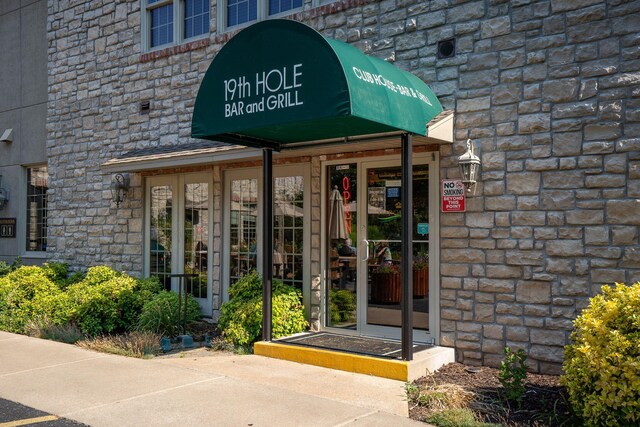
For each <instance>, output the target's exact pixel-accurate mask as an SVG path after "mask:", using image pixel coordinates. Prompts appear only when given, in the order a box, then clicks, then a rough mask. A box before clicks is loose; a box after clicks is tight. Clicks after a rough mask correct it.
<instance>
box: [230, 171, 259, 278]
mask: <svg viewBox="0 0 640 427" xmlns="http://www.w3.org/2000/svg"><path fill="white" fill-rule="evenodd" d="M230 208H231V212H230V230H229V240H230V242H229V243H230V259H231V261H230V266H229V267H230V269H229V271H230V274H229V279H230V280H229V284H230V285H232V284H234V283H235V282H237V281H238V279H239V278H240V277H242V276H243V275H245V274H247V273H248V272H249V271H251V270H254V269H255V268H256V238H257V218H258V181H257V180H256V179H240V180H233V181H231V207H230Z"/></svg>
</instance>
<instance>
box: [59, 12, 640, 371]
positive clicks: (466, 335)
mask: <svg viewBox="0 0 640 427" xmlns="http://www.w3.org/2000/svg"><path fill="white" fill-rule="evenodd" d="M213 3H215V2H212V15H211V23H212V26H211V28H212V29H215V23H216V17H215V5H213ZM48 5H49V14H48V16H49V19H48V36H49V50H48V53H49V104H48V107H49V108H48V119H47V129H48V152H49V167H50V172H51V183H50V186H51V189H52V190H51V195H50V211H51V216H50V235H51V239H50V247H49V250H50V251H51V253H52V256H53V257H54V258H55V259H60V260H65V261H67V262H70V263H71V264H72V265H73V266H74V267H78V268H84V267H86V266H88V265H92V264H95V263H99V262H107V263H110V264H112V265H114V266H116V267H117V268H122V269H125V270H128V271H133V272H141V271H142V245H141V242H142V217H143V209H142V207H143V204H142V193H143V192H142V179H141V177H139V176H135V177H134V189H133V192H132V198H131V199H130V200H129V201H127V202H126V203H125V204H124V206H122V207H120V208H119V209H116V208H115V206H113V205H112V204H111V201H110V194H109V189H108V185H109V181H110V179H111V176H110V174H108V173H105V172H104V171H103V170H101V168H100V165H101V164H102V163H103V162H105V161H107V160H109V159H111V158H113V157H117V156H119V155H120V154H122V153H124V152H127V151H129V150H133V149H139V148H144V147H149V146H156V145H159V146H162V145H173V144H179V143H185V142H189V141H190V138H189V133H190V123H191V112H192V109H193V103H194V100H195V95H196V93H197V90H198V87H199V83H200V81H201V80H202V77H203V75H204V72H205V71H206V69H207V67H208V65H209V63H210V61H211V58H212V57H213V56H214V55H215V53H216V52H217V51H218V50H219V49H220V47H221V46H222V43H224V41H226V40H227V39H228V38H229V36H230V33H225V34H216V33H215V31H214V32H213V33H212V34H211V36H210V37H209V39H208V43H196V44H194V45H193V46H192V45H189V46H184V47H182V48H179V49H170V50H168V51H166V52H163V53H161V54H157V55H148V54H146V53H145V52H142V51H141V46H140V40H141V37H140V2H139V1H108V0H103V1H98V0H96V1H86V2H84V1H79V0H75V1H71V0H62V1H58V0H56V1H53V0H50V1H49V3H48ZM313 6H314V5H313V4H312V3H311V1H310V0H307V1H306V2H305V6H304V10H303V12H301V13H299V14H296V15H295V16H294V18H296V19H298V20H301V21H303V22H305V23H307V24H310V25H312V26H313V27H315V28H316V29H318V30H320V31H321V32H322V33H323V34H325V35H326V36H328V37H333V38H336V39H339V40H344V41H347V42H349V43H353V44H354V45H356V46H357V47H359V48H360V49H361V50H362V51H364V52H365V53H367V54H370V55H375V56H378V57H381V58H384V59H387V60H389V61H392V62H394V63H395V64H396V65H397V66H398V67H400V68H403V69H406V70H409V71H411V72H413V73H415V74H416V75H418V76H420V77H421V78H423V79H424V80H425V81H426V82H428V83H429V84H430V85H431V87H432V88H433V89H434V91H435V92H436V94H437V95H438V96H439V98H440V99H441V102H442V103H443V105H444V106H445V108H454V109H455V110H456V122H455V137H456V140H457V142H456V144H454V145H453V147H443V148H442V149H441V151H440V156H441V167H442V170H441V177H443V178H445V177H449V178H456V177H458V172H457V162H456V157H457V155H459V154H461V153H462V151H463V146H464V142H465V141H466V139H467V138H471V139H472V141H473V143H474V144H475V147H476V150H477V152H478V153H479V154H480V156H481V159H482V174H481V178H480V182H479V183H478V185H477V188H476V190H475V196H474V197H472V198H470V199H469V200H468V212H467V213H465V214H442V215H441V224H442V228H441V236H442V237H441V239H442V240H441V248H442V249H441V266H440V268H441V272H442V277H441V284H440V286H441V307H442V308H441V319H442V321H441V329H442V334H441V343H442V344H443V345H450V346H455V347H456V348H457V350H458V351H457V357H458V359H459V360H460V361H464V362H467V363H472V364H486V365H496V364H498V362H499V360H500V359H501V357H502V349H503V347H504V346H505V345H507V344H508V345H511V346H512V347H515V348H524V349H526V350H527V352H528V353H529V356H530V359H529V360H530V363H531V367H532V369H534V370H537V371H542V372H557V371H558V369H559V362H560V361H561V359H562V346H563V345H564V344H565V343H566V342H567V339H568V334H569V331H570V329H571V320H572V319H573V318H574V317H575V315H576V313H577V312H578V311H579V310H580V309H581V308H582V307H584V306H585V305H586V303H587V301H588V297H589V296H590V295H593V294H594V293H595V292H597V291H598V289H599V287H600V286H601V285H602V284H604V283H610V282H613V281H626V282H632V281H636V280H640V269H639V267H640V250H639V249H638V244H639V237H638V234H639V233H638V231H639V230H638V227H639V225H640V209H638V208H640V203H639V202H638V199H640V197H639V196H640V124H639V122H638V121H639V120H640V87H639V86H640V85H639V83H640V72H639V71H638V70H639V69H640V37H639V36H638V32H637V28H640V1H629V2H624V1H616V0H609V1H604V0H554V1H533V0H513V1H500V0H491V1H490V0H486V1H485V0H480V1H462V0H432V1H418V0H384V1H373V0H359V1H355V0H351V1H348V2H337V3H334V4H332V5H329V6H324V7H322V8H314V7H313ZM449 38H455V41H456V55H455V57H453V58H449V59H438V58H437V55H436V53H437V44H438V42H439V41H441V40H444V39H449ZM144 100H149V101H150V103H151V110H150V112H149V113H148V114H142V113H141V112H140V109H139V102H140V101H144ZM312 167H313V168H319V167H320V166H319V164H317V163H315V161H314V163H313V164H312ZM315 176H318V174H314V177H315ZM216 177H217V178H216V179H217V181H216V184H215V185H219V178H220V177H219V175H216ZM314 179H315V178H314ZM316 184H318V185H316ZM318 188H319V183H315V182H314V184H313V186H312V189H313V194H312V197H313V198H319V193H318V191H317V190H318ZM216 194H219V193H216ZM217 200H218V203H219V201H220V197H219V196H218V197H217ZM218 216H219V212H218ZM319 224H320V223H319V219H317V218H314V220H313V222H312V227H313V228H314V230H315V231H314V232H313V236H312V239H316V240H317V239H318V238H319V237H318V236H319V235H318V233H317V232H318V231H319ZM314 259H316V258H314ZM314 262H315V263H316V264H314ZM319 269H320V265H319V264H318V263H317V261H313V262H312V277H314V275H315V274H316V272H319ZM318 295H319V294H318V293H317V292H314V293H313V294H312V302H313V303H316V302H318V301H319V296H318ZM314 305H315V304H314Z"/></svg>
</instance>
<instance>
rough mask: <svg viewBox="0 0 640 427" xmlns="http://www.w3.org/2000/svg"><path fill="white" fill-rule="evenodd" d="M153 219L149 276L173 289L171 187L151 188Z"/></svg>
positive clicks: (151, 224) (151, 223) (151, 220)
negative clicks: (171, 276)
mask: <svg viewBox="0 0 640 427" xmlns="http://www.w3.org/2000/svg"><path fill="white" fill-rule="evenodd" d="M150 194H151V200H150V202H151V218H150V237H151V242H150V247H149V252H150V263H149V267H150V268H149V274H150V275H151V276H155V277H157V278H158V279H159V280H160V283H162V284H163V285H164V288H165V289H167V290H169V289H171V278H170V277H169V275H170V274H171V244H172V226H173V209H172V200H173V192H172V189H171V186H169V185H158V186H154V187H151V192H150Z"/></svg>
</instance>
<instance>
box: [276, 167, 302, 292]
mask: <svg viewBox="0 0 640 427" xmlns="http://www.w3.org/2000/svg"><path fill="white" fill-rule="evenodd" d="M273 191H274V205H273V236H274V243H273V269H274V271H273V274H274V277H276V278H279V279H281V280H282V281H283V282H284V283H286V284H288V285H292V286H295V287H297V288H298V289H302V281H303V253H302V248H303V244H304V235H303V234H304V178H303V177H301V176H287V177H282V178H276V179H275V180H274V190H273Z"/></svg>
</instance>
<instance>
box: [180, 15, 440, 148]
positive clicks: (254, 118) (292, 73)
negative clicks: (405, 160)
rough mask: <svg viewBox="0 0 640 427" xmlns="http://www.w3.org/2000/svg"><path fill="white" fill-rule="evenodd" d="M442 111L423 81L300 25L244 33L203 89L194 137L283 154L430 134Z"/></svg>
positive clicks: (268, 24) (263, 25) (283, 23)
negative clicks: (369, 138)
mask: <svg viewBox="0 0 640 427" xmlns="http://www.w3.org/2000/svg"><path fill="white" fill-rule="evenodd" d="M441 112H442V107H441V105H440V102H439V101H438V99H437V97H436V96H435V94H434V93H433V92H432V91H431V89H430V88H429V87H428V86H427V85H426V84H425V83H424V82H423V81H422V80H420V79H419V78H418V77H416V76H414V75H413V74H410V73H408V72H406V71H403V70H401V69H399V68H397V67H395V66H393V65H392V64H389V63H388V62H385V61H383V60H381V59H378V58H374V57H370V56H367V55H364V54H363V53H362V52H360V51H359V50H358V49H357V48H355V47H353V46H351V45H348V44H346V43H343V42H340V41H337V40H332V39H329V38H326V37H324V36H322V35H321V34H320V33H318V32H317V31H315V30H314V29H312V28H310V27H308V26H306V25H304V24H301V23H299V22H296V21H290V20H283V19H273V20H267V21H263V22H259V23H257V24H254V25H252V26H250V27H247V28H245V29H244V30H242V31H240V32H239V33H238V34H237V35H236V36H235V37H233V38H232V39H231V40H230V41H229V42H228V43H227V44H226V45H225V46H224V47H223V48H222V49H221V50H220V52H219V53H218V54H217V55H216V57H215V58H214V60H213V61H212V63H211V65H210V66H209V69H208V71H207V73H206V74H205V77H204V79H203V81H202V84H201V86H200V90H199V92H198V96H197V98H196V103H195V107H194V112H193V118H192V130H191V135H192V137H194V138H201V139H208V140H215V141H223V142H229V143H233V144H239V145H243V146H249V147H256V148H260V147H272V148H274V149H276V150H280V149H285V148H286V147H287V146H288V145H292V144H298V143H311V142H313V143H318V142H321V141H327V140H334V141H336V142H339V141H340V140H341V139H342V138H345V137H355V136H364V135H371V134H381V133H390V132H409V133H412V134H415V135H422V136H427V124H428V123H429V122H430V121H431V120H432V119H433V118H434V117H436V116H438V114H440V113H441Z"/></svg>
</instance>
